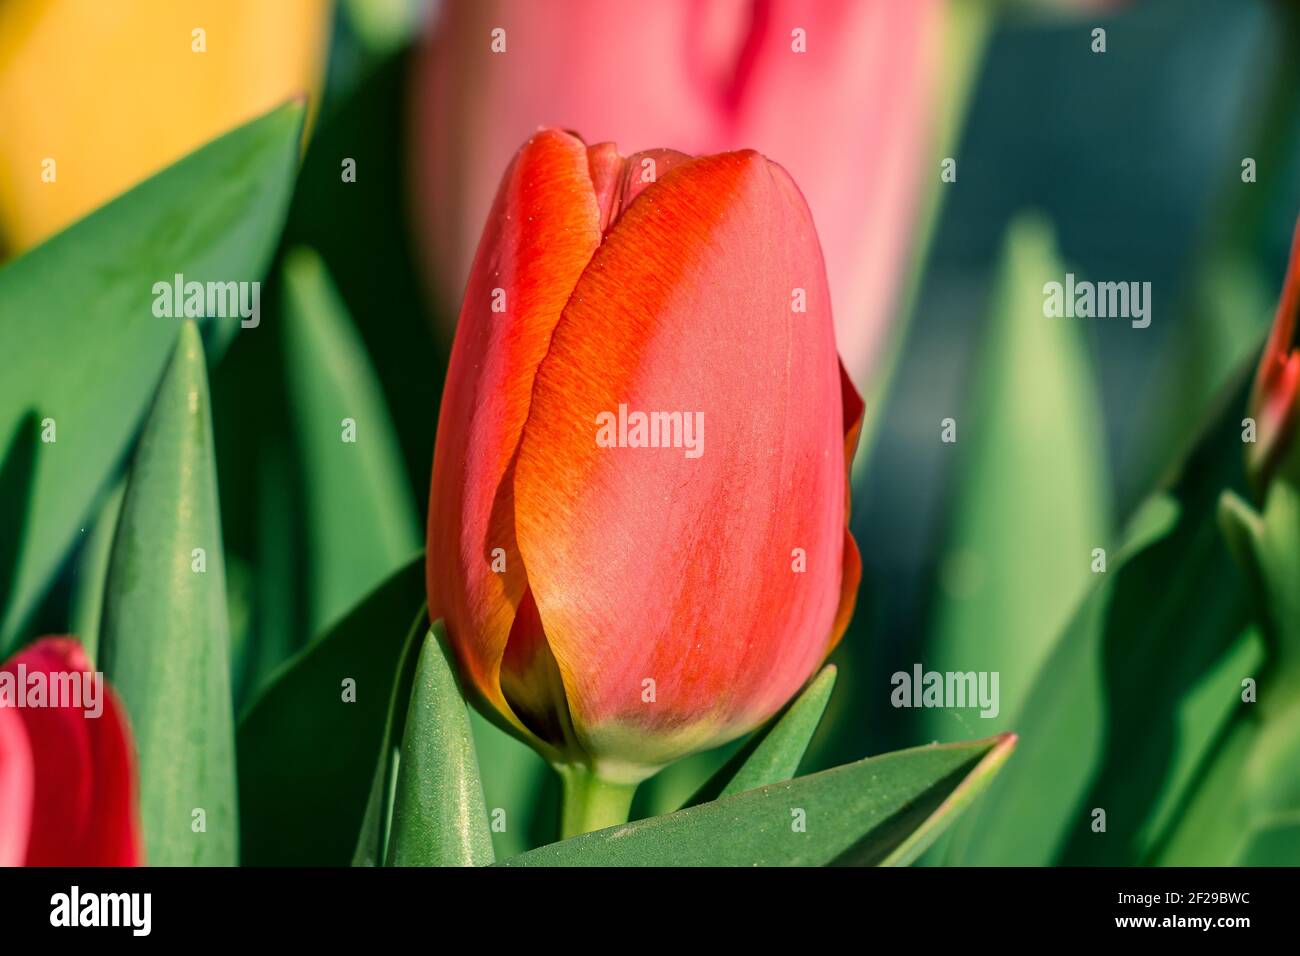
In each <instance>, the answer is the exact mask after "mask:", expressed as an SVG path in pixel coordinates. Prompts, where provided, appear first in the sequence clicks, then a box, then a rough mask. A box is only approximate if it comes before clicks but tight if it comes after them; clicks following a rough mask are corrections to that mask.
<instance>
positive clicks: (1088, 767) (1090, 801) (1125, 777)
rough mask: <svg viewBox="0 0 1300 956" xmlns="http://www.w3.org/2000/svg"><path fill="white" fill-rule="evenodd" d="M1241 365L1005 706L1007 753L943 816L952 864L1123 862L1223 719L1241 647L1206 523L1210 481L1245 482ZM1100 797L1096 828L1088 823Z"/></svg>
mask: <svg viewBox="0 0 1300 956" xmlns="http://www.w3.org/2000/svg"><path fill="white" fill-rule="evenodd" d="M1248 375H1249V370H1247V369H1243V370H1242V374H1241V375H1239V378H1238V381H1237V383H1235V384H1234V387H1233V389H1232V391H1231V393H1230V394H1229V395H1227V396H1226V399H1227V400H1226V401H1221V404H1220V409H1219V412H1218V414H1217V415H1216V416H1215V418H1214V419H1213V420H1212V421H1211V422H1210V423H1209V425H1208V427H1207V428H1206V429H1205V430H1204V432H1203V435H1202V438H1201V439H1200V441H1199V442H1198V443H1197V445H1196V446H1195V447H1194V448H1193V449H1192V451H1191V454H1190V455H1189V456H1188V457H1187V458H1186V459H1185V461H1184V462H1183V463H1182V466H1181V468H1180V469H1179V470H1178V472H1177V477H1176V479H1175V480H1174V482H1173V483H1172V485H1171V486H1170V487H1169V488H1168V489H1167V490H1165V491H1163V492H1161V493H1159V494H1157V495H1154V496H1153V497H1152V498H1150V499H1149V500H1148V501H1147V502H1146V503H1145V504H1144V505H1143V507H1142V508H1141V509H1140V510H1139V512H1138V513H1137V515H1135V517H1134V519H1133V521H1132V522H1131V524H1130V528H1129V531H1128V532H1127V534H1126V535H1125V537H1124V544H1123V546H1122V547H1121V548H1119V549H1118V550H1116V551H1112V552H1110V553H1109V556H1108V563H1107V570H1106V572H1105V573H1104V574H1099V575H1098V576H1097V579H1098V580H1097V583H1096V585H1095V586H1094V589H1093V591H1092V593H1091V594H1090V595H1089V596H1088V598H1087V600H1086V601H1085V602H1084V603H1083V605H1082V606H1081V607H1080V608H1079V610H1078V611H1077V612H1076V613H1075V615H1074V618H1073V620H1072V621H1071V622H1070V625H1069V626H1068V627H1067V629H1066V631H1065V633H1064V635H1063V636H1062V637H1061V639H1060V640H1059V641H1058V642H1057V643H1056V647H1055V649H1054V651H1053V653H1052V655H1051V656H1050V657H1049V658H1048V660H1047V662H1046V664H1045V665H1044V667H1043V669H1042V670H1041V671H1040V672H1039V673H1038V674H1037V675H1036V677H1035V679H1034V681H1033V685H1032V688H1031V690H1030V692H1029V695H1028V698H1027V700H1026V703H1025V705H1024V707H1023V708H1022V709H1021V711H1020V712H1019V714H1018V715H1016V717H1015V726H1016V727H1017V730H1018V731H1019V733H1020V735H1021V745H1020V748H1019V754H1018V755H1017V759H1016V761H1015V764H1014V765H1013V766H1012V767H1010V768H1008V771H1007V773H1005V774H1003V775H1001V776H1000V777H999V779H998V780H997V781H996V782H995V783H994V785H993V787H992V788H991V792H990V794H989V798H988V799H987V800H985V801H983V802H982V803H981V805H980V807H979V808H978V810H977V812H975V813H973V814H971V815H969V816H968V817H967V818H966V819H964V820H963V821H962V822H961V824H960V825H959V826H958V827H957V828H955V831H954V833H953V838H952V846H951V848H950V850H951V852H950V854H949V856H948V862H956V863H963V864H975V865H1004V864H1016V865H1046V864H1051V863H1056V862H1066V863H1077V864H1101V863H1106V864H1125V863H1134V862H1138V861H1141V860H1143V859H1145V858H1147V857H1148V856H1149V854H1150V853H1151V852H1152V850H1153V849H1154V847H1155V845H1156V843H1157V842H1158V840H1159V839H1160V837H1159V834H1158V832H1157V826H1156V824H1157V823H1158V821H1159V820H1161V819H1166V818H1168V814H1169V808H1170V807H1171V806H1177V805H1178V804H1180V803H1181V802H1182V800H1183V799H1184V798H1185V794H1184V793H1183V792H1182V790H1183V788H1186V787H1187V786H1189V785H1190V784H1191V781H1192V780H1193V779H1194V777H1195V774H1194V772H1193V771H1194V769H1195V768H1196V767H1198V766H1199V765H1200V764H1201V762H1202V761H1203V759H1204V757H1205V754H1206V753H1207V752H1208V751H1209V750H1210V749H1211V748H1212V747H1213V746H1214V744H1215V740H1216V738H1217V737H1218V736H1219V734H1220V733H1221V730H1222V727H1223V724H1224V722H1225V721H1226V720H1228V719H1229V718H1230V715H1231V711H1232V705H1233V702H1234V700H1235V699H1236V698H1235V693H1236V689H1235V681H1236V679H1237V677H1238V676H1239V675H1234V673H1233V668H1232V667H1231V666H1229V665H1227V664H1226V662H1228V661H1229V660H1230V659H1233V658H1234V657H1235V658H1236V659H1237V660H1246V659H1249V656H1250V653H1251V652H1250V649H1249V648H1245V647H1243V643H1246V642H1249V640H1250V632H1249V631H1248V629H1247V627H1246V615H1245V601H1244V594H1243V590H1244V589H1243V587H1242V585H1241V582H1240V579H1239V575H1238V574H1237V572H1236V569H1235V568H1234V567H1233V565H1232V560H1231V558H1230V557H1229V554H1228V549H1227V547H1226V545H1225V543H1224V540H1223V537H1222V535H1221V534H1220V532H1219V526H1218V521H1217V511H1218V501H1219V497H1220V493H1221V491H1222V490H1223V489H1225V488H1233V487H1238V488H1239V487H1241V486H1242V485H1243V483H1244V475H1243V474H1242V454H1241V436H1240V425H1239V421H1240V417H1241V411H1240V410H1241V408H1243V407H1244V405H1245V395H1246V388H1247V385H1248ZM1237 655H1242V656H1241V657H1236V656H1237ZM1097 808H1101V809H1105V810H1106V811H1107V814H1108V818H1107V830H1106V832H1105V834H1099V833H1096V832H1094V831H1093V829H1092V823H1093V811H1094V810H1095V809H1097Z"/></svg>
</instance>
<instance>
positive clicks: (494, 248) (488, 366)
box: [428, 130, 601, 731]
mask: <svg viewBox="0 0 1300 956" xmlns="http://www.w3.org/2000/svg"><path fill="white" fill-rule="evenodd" d="M600 214H601V211H600V207H599V206H598V204H597V202H596V198H595V194H594V192H593V186H592V176H591V171H590V168H589V165H588V152H587V148H586V146H585V145H584V144H583V143H582V142H581V141H580V140H579V139H577V138H576V137H573V136H570V135H568V134H565V133H562V132H559V131H557V130H543V131H541V132H539V133H537V134H536V135H535V136H534V137H533V138H532V139H531V140H529V141H528V143H527V144H526V145H525V146H524V147H523V148H522V149H521V150H520V151H519V153H518V154H517V156H516V157H515V160H514V162H513V163H512V164H511V166H510V169H509V170H508V171H507V173H506V176H505V179H504V181H503V182H502V185H501V189H500V191H499V192H498V194H497V198H496V202H495V204H494V205H493V208H492V213H491V215H490V216H489V218H488V221H487V227H486V229H485V230H484V233H483V238H482V240H481V242H480V244H479V249H478V254H477V257H476V259H475V262H474V268H473V270H472V274H471V276H470V280H469V285H468V287H467V289H466V292H465V301H464V305H463V307H462V309H461V315H460V328H459V331H458V334H457V336H456V342H455V345H454V347H453V350H452V355H451V361H450V365H449V367H448V371H447V382H446V387H445V390H444V393H443V394H444V398H443V404H442V409H441V413H440V417H439V422H438V447H437V452H436V454H435V455H434V463H433V483H432V490H431V493H430V500H429V536H428V589H429V610H430V617H431V619H432V620H437V619H438V618H439V617H442V618H444V619H445V622H446V627H447V632H448V637H449V639H450V643H451V645H452V647H453V648H454V649H455V652H456V655H457V657H458V659H459V662H460V665H461V669H462V672H463V673H465V675H466V676H467V677H468V678H469V680H470V682H471V683H472V684H473V685H474V687H475V688H476V689H477V690H478V691H479V692H480V693H481V694H483V695H484V696H485V697H486V698H487V699H488V700H489V701H490V702H492V703H493V704H494V705H495V707H496V708H497V709H498V710H499V711H501V712H502V713H503V714H504V715H505V716H507V717H508V718H509V717H511V716H512V715H511V713H510V709H509V707H508V706H507V703H506V700H505V698H504V697H503V695H502V692H501V688H500V680H499V671H500V666H501V659H502V655H503V653H504V651H505V647H506V642H507V639H508V637H509V634H510V630H511V625H512V623H513V620H514V616H515V609H516V608H517V607H518V606H519V605H520V603H521V601H522V600H523V597H524V594H525V592H526V590H527V586H528V582H527V578H526V577H525V573H524V566H523V562H522V561H521V560H520V558H519V553H518V548H517V546H516V544H515V536H514V535H515V533H514V504H513V482H512V481H511V480H510V478H509V476H510V475H511V474H512V473H513V472H512V469H513V465H512V462H513V459H514V455H515V450H516V447H517V446H518V443H519V438H520V434H521V432H522V429H523V425H524V421H525V419H526V417H527V415H528V408H529V400H530V397H531V395H532V390H533V375H534V373H535V371H536V368H537V366H538V363H539V362H541V360H542V357H543V356H544V355H545V354H546V349H547V346H548V344H549V342H550V340H551V332H552V330H553V329H554V327H555V323H556V322H557V321H558V319H559V316H560V312H561V310H562V309H563V308H564V305H565V303H566V302H567V301H568V298H569V294H570V293H571V292H572V291H573V287H574V285H575V283H576V282H577V280H578V276H579V275H581V273H582V270H583V268H584V267H585V266H586V265H587V263H588V261H589V260H590V258H591V254H592V252H593V251H594V250H595V249H596V247H597V246H598V245H599V244H600V237H601V232H600ZM494 306H495V310H494ZM515 723H516V725H517V729H519V730H520V731H525V728H524V725H523V724H522V722H520V721H519V720H518V718H515Z"/></svg>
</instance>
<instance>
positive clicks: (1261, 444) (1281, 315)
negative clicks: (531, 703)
mask: <svg viewBox="0 0 1300 956" xmlns="http://www.w3.org/2000/svg"><path fill="white" fill-rule="evenodd" d="M1297 317H1300V220H1297V222H1296V231H1295V237H1294V239H1293V240H1292V244H1291V264H1290V265H1289V266H1288V267H1287V272H1286V280H1285V282H1284V283H1283V285H1282V298H1281V300H1280V301H1279V302H1278V306H1277V316H1276V317H1275V318H1274V320H1273V329H1272V331H1271V332H1269V336H1268V342H1267V344H1266V345H1265V346H1264V354H1263V356H1262V357H1261V359H1260V362H1259V370H1258V371H1257V372H1256V373H1255V386H1254V389H1253V390H1252V392H1251V398H1250V414H1251V416H1252V417H1253V418H1254V419H1255V425H1256V436H1255V443H1254V444H1251V445H1247V446H1246V447H1247V469H1248V471H1249V472H1250V474H1251V477H1252V478H1253V479H1254V481H1255V483H1256V485H1257V486H1258V487H1259V488H1261V489H1262V488H1263V486H1264V484H1265V483H1266V482H1267V481H1268V479H1269V477H1270V476H1271V475H1272V474H1273V473H1274V472H1275V471H1276V470H1277V469H1278V467H1279V466H1280V464H1281V462H1282V460H1283V459H1284V458H1285V457H1287V456H1288V454H1289V449H1291V448H1292V447H1294V443H1295V436H1294V433H1295V430H1296V428H1297V425H1298V422H1297V417H1296V401H1297V394H1298V393H1300V351H1298V350H1297V349H1296V347H1295V346H1296V319H1297ZM1294 477H1296V478H1300V471H1298V472H1296V474H1295V475H1294Z"/></svg>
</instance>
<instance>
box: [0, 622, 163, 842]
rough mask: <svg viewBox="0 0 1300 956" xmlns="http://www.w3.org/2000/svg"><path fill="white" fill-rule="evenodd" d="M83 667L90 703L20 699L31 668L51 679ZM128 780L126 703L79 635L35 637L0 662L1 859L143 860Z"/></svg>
mask: <svg viewBox="0 0 1300 956" xmlns="http://www.w3.org/2000/svg"><path fill="white" fill-rule="evenodd" d="M83 674H84V675H91V679H92V680H93V679H98V681H99V684H98V686H99V694H98V696H97V697H96V698H95V700H96V701H97V703H95V702H94V701H92V700H91V698H90V697H83V698H82V699H81V700H80V701H77V702H76V703H77V704H78V705H77V706H73V705H72V704H70V703H69V701H67V700H66V699H62V698H59V699H58V700H55V699H54V695H53V693H52V692H48V691H47V692H46V693H44V694H43V695H42V702H40V703H37V702H36V700H35V699H31V700H28V699H27V698H25V697H24V698H23V700H25V701H26V703H25V704H23V705H21V706H19V705H18V702H19V698H18V697H16V696H15V694H17V695H23V694H26V693H27V692H28V690H30V688H31V687H33V686H34V683H33V682H34V681H35V680H37V679H36V678H34V677H33V675H44V676H43V677H41V678H39V683H40V684H41V685H42V686H44V687H47V688H49V687H53V686H54V685H55V684H56V681H55V680H54V678H57V679H58V681H57V682H58V683H64V684H65V685H66V678H67V677H68V676H70V675H83ZM4 675H9V676H8V678H7V679H6V678H5V676H4ZM83 686H85V685H84V684H83ZM56 703H57V704H59V706H53V704H56ZM96 712H98V713H96ZM135 786H136V785H135V758H134V755H133V747H132V744H131V735H130V731H129V728H128V725H127V720H126V712H125V710H124V709H123V707H122V705H121V703H120V702H119V701H118V699H117V697H116V696H115V695H114V694H113V692H112V691H111V690H110V689H109V688H108V686H107V685H106V684H104V683H103V679H102V677H98V678H95V677H94V676H93V675H92V670H91V666H90V662H89V661H88V660H87V658H86V654H85V651H83V650H82V648H81V644H80V643H78V642H77V641H76V640H74V639H72V638H67V637H46V638H42V639H41V640H39V641H37V642H36V643H35V644H32V645H31V646H30V647H28V648H26V649H24V650H23V651H21V652H20V653H18V654H17V655H15V656H14V657H12V658H10V659H9V661H7V662H6V663H5V664H4V665H3V666H0V866H17V865H21V864H24V863H25V864H26V865H28V866H135V865H138V864H140V863H142V862H143V851H142V849H141V848H142V846H143V843H142V841H141V831H140V824H139V819H138V816H137V806H136V789H135Z"/></svg>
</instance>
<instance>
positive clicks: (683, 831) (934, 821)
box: [505, 734, 1015, 866]
mask: <svg viewBox="0 0 1300 956" xmlns="http://www.w3.org/2000/svg"><path fill="white" fill-rule="evenodd" d="M1014 746H1015V737H1014V736H1012V735H1009V734H1007V735H1003V736H1001V737H994V738H990V739H988V740H978V741H970V742H967V743H960V744H933V745H930V746H928V747H916V748H913V749H911V750H900V751H897V752H895V753H890V754H885V755H883V756H880V757H869V758H867V759H866V760H860V761H858V762H857V763H851V764H845V765H844V766H842V767H836V768H834V769H833V770H824V771H822V772H821V773H815V774H812V775H810V776H807V777H799V778H797V779H795V780H788V781H785V782H782V783H775V784H770V785H768V786H766V787H761V788H759V789H758V790H750V791H748V792H746V793H739V794H735V795H733V796H729V797H723V798H722V799H720V800H716V801H713V802H712V803H705V804H701V805H700V806H697V807H689V808H687V809H685V810H678V811H677V812H676V813H671V814H668V815H666V816H661V817H651V818H650V819H648V820H638V821H636V822H634V823H628V824H625V825H623V826H617V827H609V828H607V829H604V830H597V831H596V832H594V833H586V834H583V835H582V836H578V837H574V838H573V839H571V840H565V841H564V842H562V843H552V844H551V845H549V846H544V847H540V848H538V849H536V850H532V851H530V852H528V853H524V854H521V855H520V856H517V857H513V858H512V859H510V860H507V861H505V862H506V864H507V865H516V866H775V865H790V866H822V865H827V864H838V865H905V864H907V863H910V862H911V861H912V860H914V859H915V858H916V856H917V855H918V854H919V853H920V852H921V851H922V850H924V849H925V847H926V846H928V845H929V844H930V842H932V841H933V840H934V839H935V837H937V836H938V835H939V833H940V832H941V831H942V830H943V828H944V827H946V826H947V825H948V824H949V823H950V822H951V821H952V819H953V818H954V817H955V816H956V815H957V814H958V813H959V812H960V811H961V810H962V809H964V808H965V807H966V806H967V805H968V804H969V803H970V802H971V800H973V799H974V798H975V796H976V795H977V794H978V793H979V792H980V791H981V790H983V789H984V787H985V786H987V784H988V781H989V780H990V779H991V778H992V777H993V776H994V775H995V774H996V772H997V771H998V769H999V768H1000V767H1001V766H1002V764H1003V763H1004V762H1005V761H1006V759H1007V757H1008V756H1009V755H1010V753H1011V750H1012V748H1013V747H1014Z"/></svg>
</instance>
